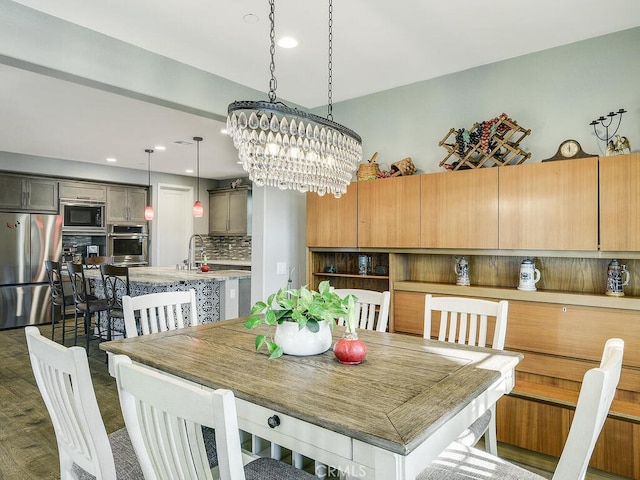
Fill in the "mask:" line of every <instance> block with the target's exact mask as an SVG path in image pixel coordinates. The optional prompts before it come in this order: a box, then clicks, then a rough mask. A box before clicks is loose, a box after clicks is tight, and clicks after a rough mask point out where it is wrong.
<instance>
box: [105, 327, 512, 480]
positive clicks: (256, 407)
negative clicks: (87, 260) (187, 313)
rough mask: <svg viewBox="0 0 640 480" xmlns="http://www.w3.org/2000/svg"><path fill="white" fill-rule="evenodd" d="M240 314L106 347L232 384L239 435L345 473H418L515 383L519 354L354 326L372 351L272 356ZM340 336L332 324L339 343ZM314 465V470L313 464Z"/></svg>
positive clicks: (384, 476) (198, 380)
mask: <svg viewBox="0 0 640 480" xmlns="http://www.w3.org/2000/svg"><path fill="white" fill-rule="evenodd" d="M244 320H245V319H243V318H238V319H232V320H226V321H221V322H215V323H209V324H202V325H197V326H194V327H187V328H181V329H176V330H172V331H168V332H162V333H156V334H151V335H143V336H139V337H135V338H127V339H121V340H114V341H110V342H104V343H101V344H100V348H101V349H103V350H105V351H106V352H108V353H109V356H110V357H111V356H112V355H126V356H128V357H129V358H131V360H132V361H134V362H137V363H140V364H144V365H147V366H149V367H151V368H154V369H157V370H159V371H161V372H164V373H166V374H169V375H173V376H177V377H180V378H182V379H185V380H187V381H189V382H193V383H194V384H197V385H200V386H201V387H202V388H210V389H218V388H224V389H228V390H231V391H232V392H233V393H234V395H235V398H236V407H237V414H238V425H239V428H240V429H241V430H242V431H243V432H248V433H249V434H251V435H252V436H257V437H258V438H261V439H265V440H266V441H268V442H270V443H271V444H272V445H277V446H278V448H277V449H274V448H272V449H271V450H270V451H271V452H279V451H281V448H284V449H288V450H290V451H291V452H296V454H300V455H303V456H304V457H307V458H309V459H313V460H314V461H315V462H316V465H320V466H321V467H320V468H321V469H324V470H323V471H316V473H317V474H318V476H323V475H324V474H325V473H326V472H327V471H328V470H330V471H333V472H339V473H340V474H341V475H343V476H344V477H346V478H366V479H376V480H396V479H403V480H407V479H411V480H413V479H414V478H415V477H416V475H417V474H418V473H419V472H420V471H421V470H422V469H424V468H425V467H426V466H428V465H429V463H430V462H431V461H432V460H433V459H434V458H436V457H437V456H438V455H439V454H440V453H441V452H442V451H443V450H444V449H445V448H446V447H447V445H448V444H449V443H450V442H452V441H454V440H455V439H456V438H457V437H458V436H459V435H460V434H461V433H462V432H463V431H464V430H465V429H466V428H467V427H468V426H469V425H471V423H473V422H474V421H475V420H476V419H477V418H479V417H480V416H481V415H482V414H483V413H484V412H486V410H487V409H489V408H490V407H491V406H492V405H493V404H494V403H495V402H496V401H497V400H498V399H499V398H500V397H501V396H502V395H505V394H507V393H509V392H510V391H511V390H512V388H513V386H514V371H515V367H516V365H517V364H518V362H519V361H520V360H521V359H522V354H520V353H518V352H509V351H502V350H494V349H490V348H480V347H471V346H466V345H460V344H456V343H449V342H441V341H437V340H431V339H424V338H422V337H417V336H409V335H405V334H398V333H380V332H375V331H368V330H358V337H359V338H360V340H362V341H364V342H365V344H366V346H367V355H366V357H365V359H364V360H363V361H362V362H361V363H360V364H358V365H345V364H342V363H340V362H339V361H338V360H337V359H336V358H335V356H334V354H333V351H332V350H331V349H329V350H328V351H327V352H325V353H323V354H319V355H312V356H291V355H284V356H282V357H280V358H278V359H269V356H268V354H267V353H266V349H265V350H261V351H256V349H255V336H256V334H258V333H264V334H266V335H269V334H270V333H269V332H268V330H267V327H266V326H265V325H261V326H260V327H258V328H257V329H253V330H248V329H247V328H245V327H244ZM343 335H344V328H343V327H339V326H338V327H335V328H334V330H333V339H334V341H337V340H338V339H340V338H341V337H342V336H343ZM316 470H318V467H317V468H316Z"/></svg>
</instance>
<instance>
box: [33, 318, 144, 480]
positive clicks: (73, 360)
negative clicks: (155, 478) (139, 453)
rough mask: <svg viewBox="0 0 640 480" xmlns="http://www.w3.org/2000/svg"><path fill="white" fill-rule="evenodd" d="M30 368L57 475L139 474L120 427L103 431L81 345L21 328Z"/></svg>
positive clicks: (83, 479)
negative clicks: (49, 426) (54, 449)
mask: <svg viewBox="0 0 640 480" xmlns="http://www.w3.org/2000/svg"><path fill="white" fill-rule="evenodd" d="M25 335H26V338H27V347H28V349H29V357H30V360H31V367H32V369H33V374H34V376H35V379H36V383H37V385H38V388H39V389H40V393H41V395H42V399H43V400H44V403H45V405H46V407H47V411H48V412H49V416H50V418H51V422H52V423H53V429H54V432H55V435H56V441H57V443H58V454H59V458H60V478H61V479H63V480H67V479H72V478H73V479H80V480H89V479H96V478H98V479H103V480H116V479H121V480H122V479H128V480H133V479H142V478H143V474H142V469H141V468H140V464H139V463H138V460H137V458H136V454H135V451H134V450H133V446H132V445H131V441H130V440H129V435H128V434H127V430H126V429H125V428H122V429H120V430H118V431H116V432H113V433H111V434H110V435H107V432H106V429H105V426H104V423H103V422H102V416H101V415H100V409H99V408H98V402H97V401H96V395H95V391H94V389H93V384H92V382H91V373H90V371H89V363H88V361H87V352H86V351H85V350H84V349H83V348H81V347H71V348H67V347H64V346H62V345H60V344H58V343H56V342H53V341H51V340H49V339H48V338H45V337H43V336H42V335H41V334H40V331H39V330H38V328H37V327H31V326H30V327H26V328H25Z"/></svg>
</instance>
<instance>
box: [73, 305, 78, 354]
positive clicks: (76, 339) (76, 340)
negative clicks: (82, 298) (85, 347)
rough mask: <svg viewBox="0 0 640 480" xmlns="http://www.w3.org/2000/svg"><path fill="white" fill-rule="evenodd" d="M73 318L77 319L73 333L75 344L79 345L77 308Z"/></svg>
mask: <svg viewBox="0 0 640 480" xmlns="http://www.w3.org/2000/svg"><path fill="white" fill-rule="evenodd" d="M73 318H74V320H75V329H74V334H73V345H74V346H76V345H78V310H77V309H76V310H75V311H74V313H73Z"/></svg>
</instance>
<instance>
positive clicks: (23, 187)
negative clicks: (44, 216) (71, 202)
mask: <svg viewBox="0 0 640 480" xmlns="http://www.w3.org/2000/svg"><path fill="white" fill-rule="evenodd" d="M0 210H3V211H9V212H39V213H58V182H57V181H56V180H53V179H49V178H38V177H25V176H22V175H11V174H0Z"/></svg>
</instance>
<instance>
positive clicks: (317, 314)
mask: <svg viewBox="0 0 640 480" xmlns="http://www.w3.org/2000/svg"><path fill="white" fill-rule="evenodd" d="M349 297H353V295H347V296H346V297H345V298H342V297H340V295H338V294H336V293H334V292H333V291H331V287H330V285H329V282H328V281H324V282H320V284H319V286H318V291H317V292H316V291H315V290H310V289H308V288H307V287H306V286H303V287H300V288H299V289H284V288H281V289H280V290H278V292H277V293H274V294H271V295H270V296H269V298H268V299H267V301H266V302H263V301H259V302H256V303H255V304H254V305H253V307H251V316H250V317H249V318H247V320H246V321H245V323H244V326H245V327H247V328H250V329H252V328H256V327H257V326H258V325H260V324H262V323H263V322H264V323H265V324H266V325H267V327H268V332H267V334H260V335H257V336H256V340H255V346H256V350H259V349H260V348H261V347H262V346H263V345H264V346H266V348H267V350H268V351H269V354H270V355H269V358H271V359H274V358H278V357H280V356H282V354H283V353H286V354H289V355H316V354H318V353H323V352H325V351H327V350H328V349H329V347H331V343H332V336H331V329H332V328H333V327H334V326H335V325H336V318H346V317H347V315H348V302H349Z"/></svg>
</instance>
